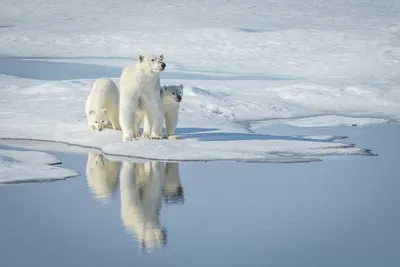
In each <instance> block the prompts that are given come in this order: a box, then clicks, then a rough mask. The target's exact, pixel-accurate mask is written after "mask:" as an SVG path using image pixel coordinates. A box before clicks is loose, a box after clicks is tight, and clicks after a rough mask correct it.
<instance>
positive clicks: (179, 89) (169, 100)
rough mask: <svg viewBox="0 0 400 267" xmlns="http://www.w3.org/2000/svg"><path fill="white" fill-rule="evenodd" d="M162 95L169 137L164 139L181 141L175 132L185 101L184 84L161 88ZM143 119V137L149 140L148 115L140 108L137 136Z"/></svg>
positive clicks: (136, 122) (137, 114)
mask: <svg viewBox="0 0 400 267" xmlns="http://www.w3.org/2000/svg"><path fill="white" fill-rule="evenodd" d="M160 93H161V100H162V104H163V110H164V116H163V119H165V129H166V133H167V135H166V136H164V137H166V138H168V139H179V137H178V136H176V135H175V130H176V126H177V125H178V116H179V106H180V103H181V101H182V99H183V84H180V85H168V86H167V85H164V86H163V87H161V89H160ZM143 119H144V126H143V129H144V131H143V137H145V138H148V133H146V131H148V130H149V128H148V127H149V126H148V125H146V124H147V120H146V114H145V113H144V111H143V110H141V109H140V108H139V109H138V110H137V112H136V120H135V130H136V135H139V134H140V133H139V126H140V123H141V122H142V120H143Z"/></svg>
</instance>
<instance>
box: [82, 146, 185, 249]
mask: <svg viewBox="0 0 400 267" xmlns="http://www.w3.org/2000/svg"><path fill="white" fill-rule="evenodd" d="M121 165H122V166H121ZM86 176H87V182H88V185H89V188H90V189H91V190H92V191H93V192H94V193H95V196H96V198H100V199H104V198H106V197H108V196H110V195H111V194H112V193H113V192H114V190H115V189H116V187H117V182H118V177H119V184H120V198H121V199H120V200H121V218H122V223H123V225H124V227H125V228H126V230H127V231H128V232H130V233H131V234H132V235H134V236H135V238H136V239H137V241H138V243H139V244H140V247H141V248H142V249H145V248H153V247H160V246H164V245H165V244H166V243H167V230H166V229H165V228H164V227H163V226H162V225H161V223H160V211H161V206H162V204H161V201H162V197H164V201H165V202H166V203H180V204H183V203H184V194H183V188H182V185H181V180H180V177H179V163H170V162H166V163H163V162H145V163H135V162H131V161H126V162H123V163H121V162H119V161H111V160H109V159H108V158H107V157H106V156H105V155H103V154H101V153H93V152H89V155H88V160H87V164H86Z"/></svg>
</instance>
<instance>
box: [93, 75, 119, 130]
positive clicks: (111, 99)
mask: <svg viewBox="0 0 400 267" xmlns="http://www.w3.org/2000/svg"><path fill="white" fill-rule="evenodd" d="M118 101H119V92H118V87H117V85H116V84H115V82H114V81H112V80H110V79H106V78H100V79H97V80H96V81H95V82H94V84H93V86H92V89H91V91H90V93H89V95H88V97H87V99H86V106H85V112H86V118H87V123H88V126H89V128H91V129H94V130H98V131H102V130H103V128H104V127H105V126H107V125H109V123H111V125H112V127H113V129H114V130H120V129H121V126H120V124H119V118H118V117H119V114H118V112H119V110H118Z"/></svg>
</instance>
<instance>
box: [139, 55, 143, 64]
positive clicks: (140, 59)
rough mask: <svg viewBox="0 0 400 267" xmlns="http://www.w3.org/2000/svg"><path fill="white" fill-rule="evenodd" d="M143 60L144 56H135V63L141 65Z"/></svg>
mask: <svg viewBox="0 0 400 267" xmlns="http://www.w3.org/2000/svg"><path fill="white" fill-rule="evenodd" d="M143 59H144V56H143V55H138V56H137V61H138V62H140V63H142V62H143Z"/></svg>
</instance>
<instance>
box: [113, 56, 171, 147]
mask: <svg viewBox="0 0 400 267" xmlns="http://www.w3.org/2000/svg"><path fill="white" fill-rule="evenodd" d="M163 58H164V57H163V56H162V55H160V56H159V57H157V56H154V55H139V56H138V57H137V62H136V65H134V66H127V67H125V68H124V70H123V71H122V74H121V79H120V102H119V104H120V105H119V121H120V123H121V129H122V140H123V141H132V140H136V139H137V138H139V136H138V135H137V132H136V131H135V125H136V124H135V118H136V111H137V109H138V107H141V108H142V109H143V110H144V112H145V114H146V116H147V118H148V123H149V125H150V128H151V131H149V133H148V134H149V137H150V138H152V139H163V135H162V123H163V115H164V111H163V105H162V101H161V96H160V91H159V90H160V77H159V76H160V72H162V71H163V70H164V69H165V67H166V64H165V63H164V62H163Z"/></svg>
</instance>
